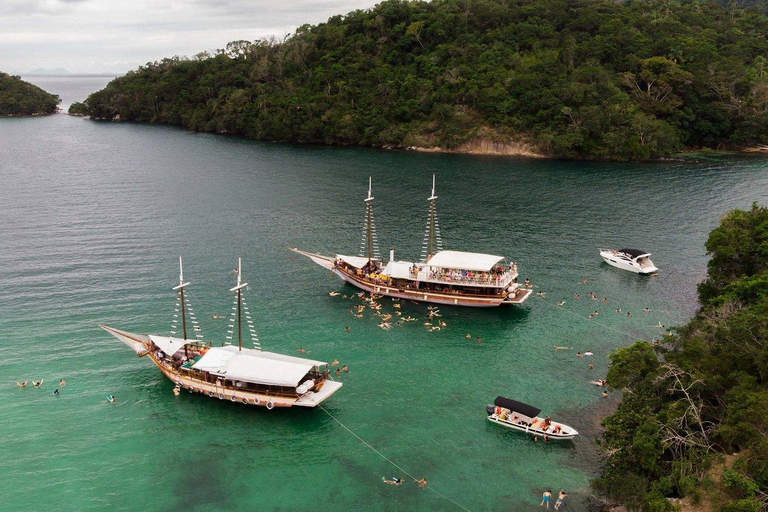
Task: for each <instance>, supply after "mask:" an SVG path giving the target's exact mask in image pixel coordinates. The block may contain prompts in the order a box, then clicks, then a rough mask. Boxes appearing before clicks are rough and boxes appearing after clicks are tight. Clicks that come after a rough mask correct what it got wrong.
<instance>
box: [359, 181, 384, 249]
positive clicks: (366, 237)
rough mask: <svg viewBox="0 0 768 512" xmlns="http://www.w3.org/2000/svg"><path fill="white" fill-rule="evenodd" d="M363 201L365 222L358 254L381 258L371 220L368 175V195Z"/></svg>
mask: <svg viewBox="0 0 768 512" xmlns="http://www.w3.org/2000/svg"><path fill="white" fill-rule="evenodd" d="M364 201H365V224H364V225H363V239H362V241H361V242H360V256H365V257H367V258H368V261H371V260H374V259H381V255H380V254H379V243H378V240H377V238H376V224H375V223H374V221H373V196H372V195H371V177H370V176H369V177H368V197H366V198H365V199H364Z"/></svg>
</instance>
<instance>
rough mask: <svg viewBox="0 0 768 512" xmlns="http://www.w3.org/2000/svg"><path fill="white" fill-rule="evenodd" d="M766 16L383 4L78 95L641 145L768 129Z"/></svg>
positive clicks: (183, 121) (234, 118)
mask: <svg viewBox="0 0 768 512" xmlns="http://www.w3.org/2000/svg"><path fill="white" fill-rule="evenodd" d="M766 34H768V18H766V17H765V16H763V15H762V14H759V13H757V12H754V11H752V10H741V9H740V8H739V7H737V4H733V3H731V4H729V5H728V6H722V5H719V4H718V3H716V2H713V1H699V0H683V1H682V2H674V1H668V0H651V1H629V2H626V3H620V2H614V1H610V0H434V1H432V2H418V1H417V2H406V1H402V0H387V1H384V2H382V3H381V4H379V5H377V6H376V7H374V8H372V9H370V10H365V11H355V12H352V13H349V14H347V15H345V16H335V17H333V18H331V19H329V20H328V21H327V22H326V23H323V24H320V25H317V26H308V25H307V26H303V27H301V28H299V29H298V30H297V31H296V33H295V34H293V35H292V36H290V37H288V38H286V39H285V40H284V41H280V42H278V41H256V42H252V43H251V42H248V41H235V42H232V43H230V44H229V45H227V47H226V49H223V50H219V51H217V52H215V53H213V54H209V53H207V52H203V53H201V54H199V55H197V56H195V57H194V58H191V59H186V58H179V57H173V58H169V59H164V60H163V61H160V62H154V63H149V64H147V65H145V66H143V67H141V68H139V69H138V70H136V71H134V72H131V73H128V74H127V75H125V76H123V77H121V78H118V79H116V80H114V81H113V82H111V83H110V84H109V85H108V86H107V87H106V88H105V89H104V90H102V91H99V92H97V93H94V94H92V95H91V96H90V97H89V98H88V99H87V101H86V102H85V105H84V106H83V105H75V106H74V107H73V108H76V109H81V111H85V112H88V113H90V115H91V116H92V117H93V118H97V119H118V118H119V119H121V120H129V121H147V122H156V123H168V124H173V125H178V126H183V127H185V128H189V129H193V130H200V131H211V132H221V133H235V134H241V135H244V136H245V137H249V138H254V139H264V140H278V141H299V142H319V143H326V144H361V145H371V146H392V147H409V146H418V147H441V148H445V149H454V148H460V147H461V146H462V145H463V144H465V143H467V142H468V141H476V140H480V139H482V140H490V141H493V142H500V143H503V142H528V143H530V144H532V145H533V146H534V147H535V148H536V149H537V150H538V151H539V152H541V153H544V154H548V155H553V156H558V157H571V158H595V159H597V158H605V159H646V158H653V157H658V156H662V155H667V154H670V153H673V152H676V151H678V150H680V149H683V148H692V147H711V148H724V147H731V148H739V147H744V146H750V145H754V144H758V143H760V144H765V143H766V142H768V68H767V67H766V56H768V40H767V39H766Z"/></svg>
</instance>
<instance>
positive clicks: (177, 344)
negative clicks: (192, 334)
mask: <svg viewBox="0 0 768 512" xmlns="http://www.w3.org/2000/svg"><path fill="white" fill-rule="evenodd" d="M149 339H150V340H151V341H152V343H154V344H155V345H157V346H158V347H160V350H162V351H163V352H165V353H166V354H167V355H169V356H172V355H173V354H175V353H176V352H178V351H179V350H181V349H183V348H184V345H187V344H189V343H192V342H193V341H194V340H183V339H181V338H167V337H165V336H156V335H154V334H150V335H149Z"/></svg>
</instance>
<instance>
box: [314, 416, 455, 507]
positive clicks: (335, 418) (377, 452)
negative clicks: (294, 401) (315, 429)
mask: <svg viewBox="0 0 768 512" xmlns="http://www.w3.org/2000/svg"><path fill="white" fill-rule="evenodd" d="M318 407H320V409H322V410H323V412H324V413H325V414H327V415H328V416H330V417H331V418H332V419H333V420H334V421H335V422H336V423H338V424H339V425H341V427H342V428H344V430H346V431H347V432H349V433H350V434H352V435H353V436H355V437H356V438H357V440H358V441H360V442H361V443H363V444H364V445H365V446H367V447H368V448H370V449H371V450H373V451H374V452H375V453H376V454H377V455H378V456H379V457H381V458H382V459H384V460H386V461H387V462H389V463H390V464H392V465H393V466H394V467H396V468H397V469H399V470H400V471H402V472H403V473H405V474H406V475H408V476H409V477H411V478H412V479H413V480H414V481H415V482H418V481H419V480H418V479H417V478H416V477H415V476H413V475H412V474H410V473H409V472H407V471H406V470H404V469H403V468H402V467H400V466H398V465H397V463H396V462H395V461H393V460H392V459H390V458H388V457H387V456H386V455H384V454H383V453H381V452H380V451H379V450H377V449H376V448H374V447H373V446H372V445H371V444H370V443H368V442H367V441H366V440H365V439H363V438H362V437H360V436H359V435H357V434H355V433H354V432H353V431H352V429H350V428H349V427H348V426H346V425H345V424H343V423H342V422H341V421H339V419H338V418H337V417H336V416H334V415H333V414H331V413H330V412H328V410H327V409H326V408H325V407H323V406H322V405H319V404H318ZM424 487H426V488H427V489H429V490H430V491H432V492H434V493H435V494H437V495H438V496H440V497H442V498H444V499H446V500H448V501H450V502H451V503H453V504H454V505H456V506H457V507H459V508H460V509H461V510H465V511H466V512H469V509H468V508H466V507H464V506H462V505H460V504H459V503H456V502H455V501H454V500H452V499H451V498H449V497H448V496H446V495H445V494H443V493H441V492H440V491H438V490H437V489H435V488H434V487H432V486H430V485H425V486H424Z"/></svg>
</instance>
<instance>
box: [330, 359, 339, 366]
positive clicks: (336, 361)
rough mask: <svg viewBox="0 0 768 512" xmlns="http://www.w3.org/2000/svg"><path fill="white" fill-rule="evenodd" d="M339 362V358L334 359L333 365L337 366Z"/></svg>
mask: <svg viewBox="0 0 768 512" xmlns="http://www.w3.org/2000/svg"><path fill="white" fill-rule="evenodd" d="M338 364H339V360H338V359H334V360H333V362H332V363H331V366H336V365H338Z"/></svg>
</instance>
